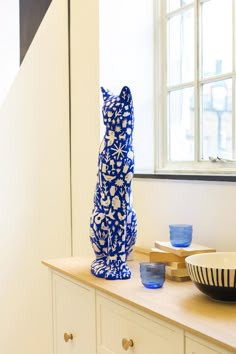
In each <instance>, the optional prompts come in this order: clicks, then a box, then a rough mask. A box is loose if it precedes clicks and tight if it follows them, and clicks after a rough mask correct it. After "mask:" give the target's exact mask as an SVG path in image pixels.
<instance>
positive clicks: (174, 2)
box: [167, 0, 193, 12]
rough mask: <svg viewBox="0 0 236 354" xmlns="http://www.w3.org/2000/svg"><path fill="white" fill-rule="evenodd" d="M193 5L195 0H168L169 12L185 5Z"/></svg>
mask: <svg viewBox="0 0 236 354" xmlns="http://www.w3.org/2000/svg"><path fill="white" fill-rule="evenodd" d="M191 3H193V0H168V6H167V9H168V12H171V11H174V10H177V9H179V8H180V7H183V6H185V5H188V4H191Z"/></svg>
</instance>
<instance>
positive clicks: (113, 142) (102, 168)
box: [90, 86, 137, 280]
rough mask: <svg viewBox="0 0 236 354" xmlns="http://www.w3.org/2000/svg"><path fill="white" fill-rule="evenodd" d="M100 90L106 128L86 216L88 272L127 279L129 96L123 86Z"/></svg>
mask: <svg viewBox="0 0 236 354" xmlns="http://www.w3.org/2000/svg"><path fill="white" fill-rule="evenodd" d="M101 90H102V94H103V100H104V105H103V108H102V114H103V121H104V124H105V128H106V129H105V134H104V137H103V139H102V142H101V145H100V150H99V156H98V175H97V184H96V191H95V195H94V208H93V212H92V216H91V220H90V240H91V243H92V247H93V250H94V253H95V256H96V259H95V260H94V261H93V262H92V264H91V273H92V274H94V275H95V276H97V277H100V278H105V279H110V280H115V279H129V278H130V277H131V272H130V269H129V267H128V265H127V263H126V260H127V257H128V256H129V254H130V253H131V252H132V251H133V247H134V244H135V241H136V234H137V219H136V213H135V211H134V209H133V207H132V188H131V186H132V179H133V174H134V152H133V146H132V141H133V138H132V133H133V128H134V112H133V111H134V110H133V100H132V95H131V92H130V89H129V88H128V87H127V86H125V87H123V88H122V90H121V92H120V94H119V95H118V96H116V95H114V94H113V93H111V92H110V91H108V90H105V89H104V88H101Z"/></svg>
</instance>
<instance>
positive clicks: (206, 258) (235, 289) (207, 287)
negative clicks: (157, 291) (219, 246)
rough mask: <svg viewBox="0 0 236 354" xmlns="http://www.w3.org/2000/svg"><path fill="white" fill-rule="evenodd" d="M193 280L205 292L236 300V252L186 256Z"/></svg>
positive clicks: (218, 297) (223, 299)
mask: <svg viewBox="0 0 236 354" xmlns="http://www.w3.org/2000/svg"><path fill="white" fill-rule="evenodd" d="M185 262H186V267H187V270H188V273H189V276H190V278H191V280H192V281H193V282H194V284H195V285H196V287H197V288H198V289H199V290H200V291H201V292H202V293H204V294H206V295H208V296H210V297H211V298H213V299H216V300H221V301H236V252H212V253H201V254H195V255H192V256H188V257H186V258H185Z"/></svg>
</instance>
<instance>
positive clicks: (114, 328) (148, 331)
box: [97, 295, 184, 354]
mask: <svg viewBox="0 0 236 354" xmlns="http://www.w3.org/2000/svg"><path fill="white" fill-rule="evenodd" d="M97 319H98V321H97V323H98V327H97V348H98V354H124V353H132V354H134V353H135V354H144V353H145V354H173V353H175V354H183V353H184V334H183V331H182V330H181V329H178V328H176V327H175V326H172V325H170V324H168V323H166V322H164V321H160V320H156V319H155V318H153V317H151V316H148V315H146V314H144V313H143V312H141V311H137V309H133V307H131V306H126V305H123V304H122V303H121V302H117V301H115V300H113V299H111V298H108V297H104V296H103V295H98V296H97ZM122 341H123V344H122Z"/></svg>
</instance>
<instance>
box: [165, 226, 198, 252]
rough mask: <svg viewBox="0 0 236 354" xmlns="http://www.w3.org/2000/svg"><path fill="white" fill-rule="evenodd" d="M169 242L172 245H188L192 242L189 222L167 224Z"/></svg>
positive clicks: (191, 230)
mask: <svg viewBox="0 0 236 354" xmlns="http://www.w3.org/2000/svg"><path fill="white" fill-rule="evenodd" d="M169 230H170V243H171V244H172V246H174V247H189V246H190V245H191V243H192V234H193V227H192V225H189V224H172V225H169Z"/></svg>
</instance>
